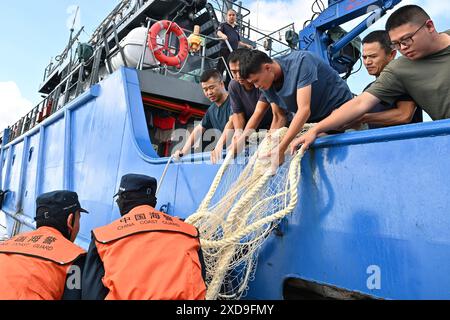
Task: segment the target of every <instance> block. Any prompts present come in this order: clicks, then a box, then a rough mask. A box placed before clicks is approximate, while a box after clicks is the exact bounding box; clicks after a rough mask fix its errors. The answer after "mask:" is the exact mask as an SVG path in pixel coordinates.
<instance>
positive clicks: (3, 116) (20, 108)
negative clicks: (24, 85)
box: [0, 81, 32, 131]
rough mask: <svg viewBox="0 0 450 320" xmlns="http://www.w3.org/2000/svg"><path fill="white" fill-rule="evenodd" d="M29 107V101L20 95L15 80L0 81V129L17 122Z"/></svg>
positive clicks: (30, 105)
mask: <svg viewBox="0 0 450 320" xmlns="http://www.w3.org/2000/svg"><path fill="white" fill-rule="evenodd" d="M31 107H32V103H31V101H29V100H27V99H26V98H24V97H22V94H21V93H20V89H19V87H18V86H17V84H16V83H15V82H12V81H8V82H0V131H3V130H4V129H5V128H7V127H8V126H11V125H13V124H14V123H15V122H17V121H18V120H19V119H20V118H21V117H23V116H24V115H26V114H27V113H28V112H29V111H30V110H31Z"/></svg>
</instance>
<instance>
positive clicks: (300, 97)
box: [280, 85, 312, 155]
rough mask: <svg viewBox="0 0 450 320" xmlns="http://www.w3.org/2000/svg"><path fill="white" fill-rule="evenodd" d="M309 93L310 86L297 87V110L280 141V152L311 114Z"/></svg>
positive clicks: (285, 147)
mask: <svg viewBox="0 0 450 320" xmlns="http://www.w3.org/2000/svg"><path fill="white" fill-rule="evenodd" d="M311 93H312V86H311V85H309V86H306V87H304V88H300V89H297V108H298V109H297V112H296V114H295V116H294V119H293V120H292V122H291V125H290V126H289V129H288V131H287V133H286V135H285V136H284V138H283V140H282V141H281V143H280V152H282V153H283V155H284V153H285V152H286V149H287V148H288V147H289V144H290V143H291V142H292V140H294V138H295V137H296V136H297V134H298V133H299V132H300V131H301V130H302V128H303V126H304V125H305V123H306V121H307V120H308V119H309V116H310V115H311Z"/></svg>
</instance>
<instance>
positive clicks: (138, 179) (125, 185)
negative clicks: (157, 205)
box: [114, 174, 158, 197]
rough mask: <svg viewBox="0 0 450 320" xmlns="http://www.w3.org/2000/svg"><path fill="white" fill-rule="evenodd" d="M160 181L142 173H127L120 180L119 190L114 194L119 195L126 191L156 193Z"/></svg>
mask: <svg viewBox="0 0 450 320" xmlns="http://www.w3.org/2000/svg"><path fill="white" fill-rule="evenodd" d="M157 185H158V182H157V181H156V179H155V178H153V177H149V176H145V175H142V174H127V175H124V176H123V177H122V180H121V181H120V187H119V191H118V192H117V193H116V194H115V195H114V197H115V196H118V195H120V194H122V193H124V192H138V193H145V194H151V195H153V196H154V195H155V194H156V187H157Z"/></svg>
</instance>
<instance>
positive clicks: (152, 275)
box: [93, 205, 206, 300]
mask: <svg viewBox="0 0 450 320" xmlns="http://www.w3.org/2000/svg"><path fill="white" fill-rule="evenodd" d="M93 235H94V239H95V241H96V246H97V252H98V254H99V256H100V259H101V260H102V262H103V265H104V269H105V276H104V277H103V280H102V281H103V284H104V286H105V287H106V288H108V289H109V294H108V295H107V296H106V299H107V300H196V299H204V298H205V293H206V286H205V283H204V280H203V277H202V270H201V264H200V260H199V256H198V251H199V249H200V241H199V237H198V231H197V229H196V228H195V227H194V226H192V225H189V224H187V223H184V222H183V221H181V220H179V219H177V218H174V217H171V216H169V215H166V214H164V213H162V212H159V211H156V210H155V209H153V208H152V207H150V206H145V205H144V206H139V207H136V208H134V209H133V210H131V212H129V213H128V214H127V215H125V216H123V217H122V218H120V219H118V220H116V221H114V222H112V223H111V224H109V225H107V226H105V227H101V228H98V229H96V230H94V231H93Z"/></svg>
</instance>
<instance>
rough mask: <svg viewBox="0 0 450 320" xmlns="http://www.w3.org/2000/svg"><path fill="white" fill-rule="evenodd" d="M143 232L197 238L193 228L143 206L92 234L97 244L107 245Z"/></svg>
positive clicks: (195, 230) (196, 232) (196, 231)
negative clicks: (169, 233)
mask: <svg viewBox="0 0 450 320" xmlns="http://www.w3.org/2000/svg"><path fill="white" fill-rule="evenodd" d="M143 232H177V233H182V234H185V235H188V236H190V237H193V238H198V230H197V229H196V228H195V227H194V226H192V225H190V224H187V223H185V222H183V221H181V220H180V219H177V218H174V217H171V216H169V215H167V214H165V213H162V212H159V211H157V210H155V209H153V208H152V207H150V206H145V205H144V206H139V207H136V208H134V209H133V210H131V211H130V212H129V213H128V214H126V215H124V216H123V217H122V218H121V219H118V220H116V221H114V222H112V223H111V224H109V225H107V226H104V227H100V228H97V229H95V230H94V231H93V232H92V233H93V234H94V238H95V240H96V241H97V242H100V243H109V242H111V241H116V240H119V239H123V238H126V237H129V236H131V235H134V234H138V233H143Z"/></svg>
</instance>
